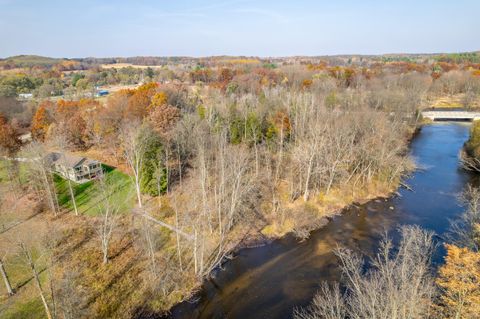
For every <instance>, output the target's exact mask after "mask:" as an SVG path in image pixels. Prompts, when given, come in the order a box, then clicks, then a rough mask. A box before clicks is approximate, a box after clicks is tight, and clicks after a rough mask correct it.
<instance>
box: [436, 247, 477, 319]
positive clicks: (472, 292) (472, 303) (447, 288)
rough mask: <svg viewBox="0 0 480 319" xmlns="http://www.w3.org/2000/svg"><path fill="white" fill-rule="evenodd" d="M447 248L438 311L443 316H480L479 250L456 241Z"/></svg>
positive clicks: (440, 279)
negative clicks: (468, 247)
mask: <svg viewBox="0 0 480 319" xmlns="http://www.w3.org/2000/svg"><path fill="white" fill-rule="evenodd" d="M446 248H447V257H446V258H445V264H444V265H443V266H442V267H441V268H440V270H439V275H438V279H437V284H438V286H440V287H441V288H442V290H443V293H442V295H441V297H440V311H439V312H440V313H441V316H442V317H443V318H465V319H467V318H468V319H474V318H480V253H479V252H473V251H470V250H469V249H467V248H460V247H457V246H455V245H446Z"/></svg>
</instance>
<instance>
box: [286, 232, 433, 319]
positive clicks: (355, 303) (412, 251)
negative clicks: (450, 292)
mask: <svg viewBox="0 0 480 319" xmlns="http://www.w3.org/2000/svg"><path fill="white" fill-rule="evenodd" d="M401 235H402V239H401V241H400V243H399V246H398V251H397V252H395V249H394V245H393V243H392V241H391V240H389V239H387V238H386V237H385V238H384V240H383V241H382V243H381V245H380V249H379V252H378V253H377V255H376V256H375V257H374V258H373V259H372V260H371V266H370V269H369V270H368V271H364V270H363V269H364V268H365V265H364V261H363V259H362V258H361V257H360V256H359V255H357V254H355V253H353V252H352V251H350V250H347V249H344V248H340V249H338V250H337V251H336V254H337V256H338V258H339V259H340V264H341V268H342V271H343V275H344V277H345V279H346V283H345V292H344V293H343V294H342V293H341V290H340V287H339V285H334V286H333V287H331V288H330V287H328V285H327V284H323V286H322V289H321V291H320V292H319V293H318V294H317V296H316V297H315V298H314V301H313V303H312V305H311V306H310V308H307V309H303V310H296V311H295V318H298V319H314V318H330V319H344V318H358V319H360V318H372V319H375V318H378V319H380V318H399V319H414V318H429V317H430V311H431V309H430V308H431V305H432V299H433V297H434V295H435V286H434V282H433V278H432V277H431V269H430V259H431V255H432V252H433V248H434V244H433V241H432V235H433V234H432V233H430V232H427V231H425V230H422V229H420V228H419V227H418V226H404V227H402V229H401Z"/></svg>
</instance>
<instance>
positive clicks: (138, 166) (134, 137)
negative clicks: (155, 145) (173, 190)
mask: <svg viewBox="0 0 480 319" xmlns="http://www.w3.org/2000/svg"><path fill="white" fill-rule="evenodd" d="M149 133H150V132H149V130H148V129H146V128H145V127H144V126H142V125H141V123H139V122H135V121H134V122H129V123H125V124H124V125H123V127H122V129H121V132H120V139H121V141H122V146H123V151H124V154H123V155H124V158H125V160H126V162H127V164H128V166H129V168H130V170H131V172H132V174H133V182H134V186H135V192H136V194H137V204H138V207H139V208H142V206H143V202H142V192H141V183H142V165H143V161H144V156H145V152H146V151H147V147H148V139H149V138H150V135H149Z"/></svg>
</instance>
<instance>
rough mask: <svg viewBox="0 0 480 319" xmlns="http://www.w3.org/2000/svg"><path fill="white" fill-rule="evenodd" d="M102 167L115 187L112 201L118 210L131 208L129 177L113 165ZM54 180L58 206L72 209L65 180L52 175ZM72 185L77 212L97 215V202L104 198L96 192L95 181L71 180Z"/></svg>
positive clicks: (131, 189)
mask: <svg viewBox="0 0 480 319" xmlns="http://www.w3.org/2000/svg"><path fill="white" fill-rule="evenodd" d="M103 169H104V171H105V175H106V178H107V182H108V183H111V184H112V185H113V187H114V188H115V193H114V194H113V195H112V196H113V200H114V202H115V203H117V204H119V205H120V211H125V210H127V209H129V208H131V207H132V206H133V203H134V193H133V187H132V180H131V179H130V177H129V176H128V175H125V174H123V173H122V172H120V171H118V170H117V169H115V168H113V167H109V166H106V165H103ZM54 181H55V188H56V190H57V194H58V202H59V204H60V206H61V207H63V208H67V209H69V210H72V211H73V203H72V201H71V198H70V191H69V189H68V182H67V180H65V179H63V178H62V177H60V176H58V175H54ZM72 185H73V189H74V193H75V200H76V203H77V208H78V211H79V213H80V214H86V215H91V216H94V215H97V214H98V213H99V209H100V207H99V204H100V203H101V202H102V201H103V200H104V198H102V196H101V195H100V193H99V192H98V190H97V186H96V185H95V182H94V181H90V182H87V183H84V184H77V183H74V182H72Z"/></svg>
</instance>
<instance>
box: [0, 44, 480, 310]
mask: <svg viewBox="0 0 480 319" xmlns="http://www.w3.org/2000/svg"><path fill="white" fill-rule="evenodd" d="M100 90H106V91H108V94H107V95H100V94H98V93H99V92H100ZM445 107H448V108H450V107H455V108H462V109H470V110H474V109H477V108H479V107H480V54H479V53H478V52H477V53H464V54H442V55H401V56H395V55H389V56H355V55H352V56H330V57H295V58H274V59H264V58H258V57H227V56H220V57H210V58H187V57H177V58H161V57H133V58H104V59H95V58H85V59H53V58H45V57H36V56H18V57H12V58H7V59H3V60H0V152H1V154H0V165H1V167H0V169H1V171H0V189H1V192H0V203H1V206H0V272H1V273H2V276H3V279H4V280H3V281H4V285H2V288H1V289H0V293H1V294H2V296H1V299H0V316H2V318H20V317H24V318H44V317H47V318H136V317H138V318H141V317H142V316H143V317H146V316H149V315H152V314H157V315H160V314H165V313H168V311H169V310H170V309H171V307H172V306H174V305H176V304H178V303H179V302H181V301H184V300H189V299H190V298H192V297H193V298H194V297H195V293H196V292H197V291H198V289H199V287H200V286H201V284H202V282H203V280H205V279H206V278H209V276H211V274H212V272H213V271H214V270H216V269H219V268H221V267H222V265H223V264H224V263H225V262H226V261H228V260H229V259H231V258H233V257H234V255H235V253H236V251H238V249H240V248H242V247H249V246H254V245H260V244H264V243H267V242H269V241H271V240H274V239H276V238H280V237H282V236H285V235H286V234H292V233H293V234H294V235H295V237H296V238H298V240H299V241H302V240H306V239H307V238H308V237H309V236H310V232H311V231H313V230H315V229H318V228H320V227H322V226H323V225H325V224H326V223H328V221H329V219H330V218H331V217H332V216H334V215H336V214H340V213H341V211H342V209H343V208H345V207H347V206H349V205H351V204H353V203H364V202H366V201H368V200H371V199H374V198H379V197H388V196H390V195H391V194H392V193H394V192H395V191H396V190H397V189H398V187H402V185H403V186H404V187H408V185H405V184H404V183H403V180H404V179H405V178H406V177H407V176H409V174H410V173H411V172H412V171H413V170H415V169H416V166H415V161H414V160H413V159H412V158H411V157H410V156H409V152H408V149H409V142H410V140H411V139H412V138H413V137H414V135H415V134H416V132H418V130H420V129H421V127H422V125H428V121H427V120H424V119H423V118H422V116H421V111H422V110H424V109H426V108H445ZM478 123H479V122H475V123H474V124H473V125H472V136H471V138H470V140H469V141H468V142H467V144H466V147H465V151H464V154H463V158H464V163H465V165H464V166H465V168H467V169H470V170H477V171H480V164H478V163H480V160H479V159H480V151H479V149H480V146H479V145H480V126H479V125H478ZM53 151H55V152H59V153H61V154H74V155H76V156H84V157H87V158H91V159H95V160H97V161H99V162H101V163H102V167H103V174H102V176H99V177H97V178H95V179H93V180H91V181H88V182H87V183H82V184H80V183H76V182H73V181H70V180H69V179H65V178H63V177H62V176H61V175H59V174H57V173H55V172H52V169H51V165H50V164H49V162H48V161H47V160H46V158H47V155H48V154H49V153H50V152H53ZM462 201H463V202H464V203H466V206H467V210H466V211H465V213H464V214H463V215H462V217H461V218H460V219H459V220H455V221H452V230H451V232H450V235H451V239H449V240H447V241H446V242H447V243H448V244H446V246H445V249H446V251H447V255H446V258H445V263H444V264H443V265H442V266H441V267H440V268H439V270H438V272H435V271H433V270H432V264H431V254H432V253H433V250H434V240H433V238H434V235H433V234H432V233H430V232H429V231H426V230H423V229H420V228H418V227H404V228H402V230H401V234H402V239H401V240H400V242H399V244H398V247H396V246H395V245H394V244H393V243H392V241H391V239H390V238H388V236H386V237H385V238H384V240H383V242H382V244H381V246H380V250H379V252H378V254H377V255H376V256H375V257H373V259H372V260H370V261H369V264H371V265H373V266H372V269H371V270H369V271H364V263H365V260H364V257H363V256H360V255H358V254H357V253H356V252H353V251H350V250H346V249H342V248H341V247H339V248H338V249H337V251H336V255H337V257H338V258H339V260H340V261H341V264H342V265H343V266H342V273H343V274H344V277H345V278H347V280H346V283H344V284H343V283H342V285H341V286H340V285H339V284H336V285H333V286H332V285H323V286H322V287H321V289H320V291H319V293H318V294H317V295H316V296H315V297H314V299H313V301H312V304H311V306H309V307H307V308H302V309H297V310H296V311H295V317H296V318H299V319H304V318H331V319H334V318H479V313H480V252H479V247H480V205H479V203H480V192H479V190H478V189H477V188H473V187H472V188H468V189H467V190H466V191H465V192H464V194H463V195H462Z"/></svg>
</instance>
